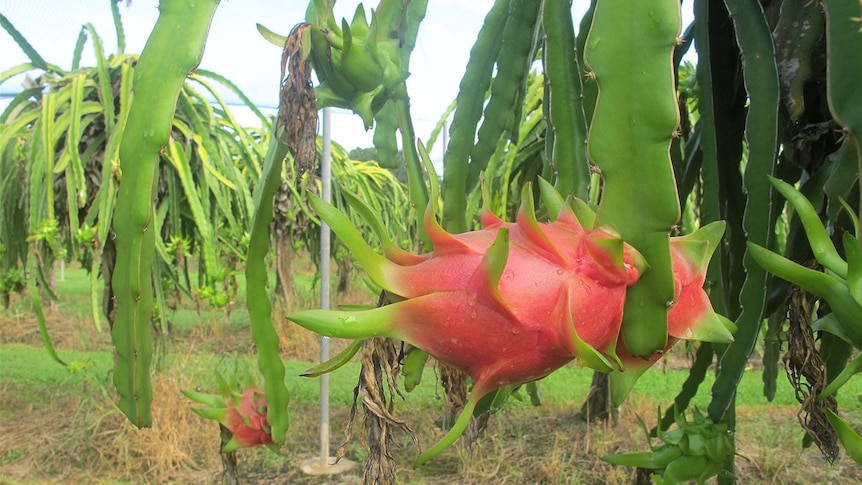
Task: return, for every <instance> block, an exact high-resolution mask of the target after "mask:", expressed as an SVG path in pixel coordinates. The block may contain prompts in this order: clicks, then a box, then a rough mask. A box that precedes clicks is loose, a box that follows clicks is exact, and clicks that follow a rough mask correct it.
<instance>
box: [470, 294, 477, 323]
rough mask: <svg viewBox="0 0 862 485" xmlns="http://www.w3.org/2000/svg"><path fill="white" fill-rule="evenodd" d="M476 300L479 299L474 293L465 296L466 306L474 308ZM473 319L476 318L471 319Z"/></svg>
mask: <svg viewBox="0 0 862 485" xmlns="http://www.w3.org/2000/svg"><path fill="white" fill-rule="evenodd" d="M478 300H479V297H478V295H476V294H475V293H468V294H467V304H468V305H470V306H476V302H477V301H478ZM473 318H476V317H473Z"/></svg>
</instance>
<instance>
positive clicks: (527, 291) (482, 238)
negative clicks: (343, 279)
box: [389, 216, 639, 390]
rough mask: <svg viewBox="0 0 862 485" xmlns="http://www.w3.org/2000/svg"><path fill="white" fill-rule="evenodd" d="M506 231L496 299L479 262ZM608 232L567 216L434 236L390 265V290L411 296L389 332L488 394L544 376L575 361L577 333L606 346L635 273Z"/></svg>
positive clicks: (493, 224) (617, 326) (595, 344)
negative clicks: (417, 256)
mask: <svg viewBox="0 0 862 485" xmlns="http://www.w3.org/2000/svg"><path fill="white" fill-rule="evenodd" d="M519 219H520V218H519ZM502 228H506V229H508V232H509V238H508V241H509V252H508V258H507V260H506V264H505V269H504V271H503V273H502V275H501V277H500V279H499V282H498V283H496V288H498V290H499V297H498V296H497V295H495V294H494V291H493V288H494V286H495V282H494V281H490V279H489V276H488V275H487V274H486V273H487V269H486V268H485V267H484V265H483V264H482V262H483V258H484V257H485V255H486V254H487V253H488V251H489V247H490V246H491V244H492V243H494V241H495V238H496V237H497V235H498V232H499V231H500V229H502ZM429 232H430V231H429ZM612 238H613V237H612V236H611V235H609V234H607V233H605V232H603V231H601V230H595V231H590V232H587V231H585V230H584V229H583V228H582V227H581V226H580V225H579V224H578V223H577V221H576V220H575V219H574V217H573V216H571V217H566V216H561V218H560V219H559V220H557V221H555V222H552V223H549V224H537V225H536V226H532V225H530V224H529V222H528V221H519V223H504V222H502V221H500V220H499V219H490V220H487V221H486V227H485V228H484V229H483V230H481V231H474V232H469V233H464V234H459V235H455V236H450V235H445V234H444V235H441V234H438V240H437V241H435V251H434V252H433V253H430V254H427V255H425V260H424V261H422V262H420V263H418V264H415V265H411V266H392V267H390V270H391V273H390V275H389V278H390V280H391V282H392V287H393V288H395V290H396V292H397V293H398V294H399V295H400V296H403V297H405V298H408V300H406V301H403V302H399V303H397V304H396V305H398V306H399V307H400V308H399V310H398V312H397V313H396V316H395V318H393V322H392V324H393V330H394V332H395V333H396V334H397V335H400V336H401V337H402V339H403V340H406V341H409V342H411V343H414V344H415V345H417V346H418V347H420V348H422V349H423V350H425V351H426V352H428V353H429V354H431V355H433V356H435V357H436V358H438V359H439V360H442V361H444V362H447V363H449V364H451V365H454V366H456V367H458V368H460V369H462V370H464V371H465V372H466V373H467V374H468V375H470V376H471V377H472V378H473V379H474V381H475V382H476V383H477V386H480V387H481V388H484V389H485V390H491V389H495V388H497V387H500V386H504V385H508V384H514V383H523V382H529V381H533V380H536V379H540V378H542V377H544V376H546V375H547V374H549V373H550V372H552V371H553V370H555V369H557V368H559V367H561V366H562V365H564V364H566V363H567V362H569V361H571V360H572V359H574V358H575V357H577V351H576V349H575V346H574V340H573V338H574V335H572V331H573V329H574V331H576V332H577V337H579V338H580V339H581V340H583V341H584V342H586V343H587V344H589V345H591V346H592V347H593V348H595V349H598V350H600V351H610V350H612V349H613V348H614V345H615V342H616V338H617V335H618V333H619V329H620V324H621V321H622V312H623V303H624V301H625V294H626V287H627V286H629V285H631V284H633V283H634V282H635V281H636V280H637V278H638V276H639V273H638V270H637V269H636V268H635V266H634V265H633V264H632V262H631V250H630V249H628V248H627V247H625V246H623V247H624V248H625V249H624V250H623V261H622V262H620V261H614V259H613V257H612V254H611V253H610V252H609V251H608V250H606V249H605V248H604V247H602V246H601V243H602V242H604V241H605V240H611V239H612ZM597 243H598V244H597ZM515 275H517V277H516V276H515Z"/></svg>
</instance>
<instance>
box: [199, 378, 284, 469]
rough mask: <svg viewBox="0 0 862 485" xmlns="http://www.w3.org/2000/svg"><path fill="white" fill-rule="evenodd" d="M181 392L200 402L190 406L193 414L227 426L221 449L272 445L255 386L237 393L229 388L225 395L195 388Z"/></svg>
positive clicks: (260, 394)
mask: <svg viewBox="0 0 862 485" xmlns="http://www.w3.org/2000/svg"><path fill="white" fill-rule="evenodd" d="M183 394H185V395H186V397H188V398H189V399H191V400H192V401H194V402H196V403H198V404H202V405H203V406H201V407H194V408H192V411H194V412H195V414H198V415H199V416H201V417H203V418H206V419H212V420H215V421H217V422H218V423H220V424H221V425H222V426H224V427H225V428H226V429H227V430H228V432H229V433H230V437H229V438H227V437H225V439H226V442H225V444H224V447H223V448H222V452H223V453H229V452H231V451H235V450H237V449H239V448H247V447H252V446H258V445H266V446H272V445H273V440H272V434H271V430H270V427H269V422H268V421H267V417H266V410H267V402H266V398H265V397H264V395H263V391H262V390H260V389H259V388H257V387H247V388H246V389H244V390H242V393H241V394H237V393H236V392H230V393H228V394H226V395H213V394H204V393H201V392H195V391H183Z"/></svg>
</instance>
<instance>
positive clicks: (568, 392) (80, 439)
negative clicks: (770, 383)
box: [0, 269, 862, 485]
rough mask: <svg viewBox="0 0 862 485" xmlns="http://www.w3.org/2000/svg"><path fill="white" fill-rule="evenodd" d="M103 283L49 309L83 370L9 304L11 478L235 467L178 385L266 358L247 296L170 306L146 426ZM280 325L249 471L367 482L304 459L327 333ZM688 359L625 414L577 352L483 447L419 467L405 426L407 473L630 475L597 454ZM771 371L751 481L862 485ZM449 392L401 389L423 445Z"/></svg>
mask: <svg viewBox="0 0 862 485" xmlns="http://www.w3.org/2000/svg"><path fill="white" fill-rule="evenodd" d="M300 274H303V273H300ZM311 280H312V278H311V277H310V276H308V274H307V273H305V274H304V276H303V277H302V279H301V280H299V281H298V283H299V284H300V285H301V287H302V288H303V289H302V290H301V291H303V292H305V294H306V295H307V294H308V292H309V291H310V290H309V288H310V287H311V285H312V281H311ZM89 291H90V290H89V281H88V279H87V276H86V274H85V273H84V272H83V271H80V270H76V269H67V271H66V279H65V281H62V282H59V284H58V292H59V293H60V294H61V296H62V301H61V303H60V304H59V305H58V309H57V311H56V312H54V313H52V314H51V315H50V316H49V326H50V329H51V332H52V335H53V337H54V339H55V345H56V346H57V348H58V352H59V353H60V356H61V357H62V358H63V359H65V360H66V361H67V362H68V363H71V364H72V366H70V367H71V368H74V369H75V371H74V372H72V371H70V370H68V369H67V368H65V367H63V366H60V365H58V364H57V363H55V362H53V361H51V360H50V359H49V358H48V356H47V353H46V352H45V351H44V349H42V348H41V346H40V343H39V337H38V332H37V331H35V320H34V319H33V317H32V316H31V314H30V313H29V309H28V304H27V302H26V300H22V299H18V300H17V301H16V302H15V304H14V305H13V307H12V308H11V309H10V310H6V311H3V312H2V313H0V332H2V333H0V395H2V396H3V400H2V404H0V483H2V484H7V483H8V484H22V485H23V484H27V485H33V484H37V483H73V482H74V483H84V482H86V483H100V484H112V485H113V484H121V483H122V484H126V483H128V484H132V483H135V484H137V483H211V482H213V481H214V479H215V478H216V477H217V476H218V470H220V469H221V465H220V462H219V458H218V448H217V447H218V434H217V428H215V427H214V425H213V423H209V422H202V421H201V419H200V418H198V417H197V416H196V415H194V414H192V413H191V412H190V411H189V403H188V402H187V401H185V399H184V398H183V397H182V395H181V394H180V392H179V391H180V390H181V389H192V388H202V389H205V390H207V389H212V388H213V386H214V379H215V371H216V370H220V369H221V370H225V371H226V370H228V369H230V368H232V366H235V365H237V363H239V364H240V365H247V366H249V367H251V368H253V366H254V349H253V346H252V345H251V343H250V337H249V332H248V328H247V325H248V323H247V319H246V317H245V316H244V314H245V312H244V311H242V308H241V306H239V305H238V306H237V308H236V310H235V311H234V312H233V314H232V316H231V319H230V320H229V322H228V321H226V320H225V318H224V313H223V312H221V311H215V310H213V309H208V308H204V311H203V312H202V313H201V314H200V315H199V314H197V313H196V312H195V311H193V310H192V309H190V308H187V307H186V308H181V309H180V310H179V311H177V312H174V313H172V314H171V315H170V319H171V321H172V324H173V333H172V334H171V340H170V343H169V345H168V347H167V348H168V353H167V355H166V357H165V358H164V360H163V362H162V364H161V366H160V372H159V373H157V374H156V375H155V376H154V388H155V390H156V402H155V406H154V413H155V416H154V422H155V424H154V426H155V427H154V428H153V429H149V430H138V429H135V428H134V427H132V426H131V425H129V424H128V423H127V422H126V421H125V420H124V419H123V418H122V416H120V415H119V413H118V412H117V410H116V409H115V406H114V404H113V402H114V397H113V390H112V388H111V384H110V378H111V374H110V373H111V366H112V359H113V358H112V355H111V350H110V342H109V339H108V337H107V335H106V334H105V333H104V332H103V333H101V334H99V333H96V332H95V330H94V329H93V328H92V322H91V321H89V320H88V318H87V316H88V315H89V313H90V310H89V306H88V299H89ZM353 298H361V295H353ZM312 299H313V298H311V297H306V298H305V300H306V301H310V300H312ZM279 331H280V333H281V336H282V344H283V345H282V347H283V349H284V352H285V354H284V355H288V356H291V358H290V360H287V361H285V366H286V369H287V377H286V382H287V383H288V386H289V388H290V390H291V403H290V413H291V417H292V418H291V419H292V423H291V428H290V432H289V437H288V442H287V443H286V444H285V446H284V447H283V448H282V449H281V452H280V454H279V455H276V454H274V453H272V452H270V451H268V450H265V449H261V450H257V449H254V450H242V451H241V452H240V453H239V454H238V455H239V459H240V469H241V470H242V471H243V472H244V476H243V479H244V482H243V483H299V484H306V483H307V484H311V483H345V484H347V483H361V478H360V477H361V472H359V471H354V472H351V473H348V474H345V475H341V476H339V477H334V478H329V479H321V478H315V477H308V476H305V475H303V474H302V473H301V472H300V471H299V469H298V464H299V463H300V462H301V461H302V460H303V459H305V458H308V457H311V456H314V455H315V454H316V452H317V446H318V429H317V413H318V411H317V407H318V400H319V392H318V390H319V382H318V380H317V379H308V378H300V377H298V374H299V373H300V372H302V371H304V370H306V369H307V368H308V367H310V366H311V365H312V363H311V362H310V360H311V359H313V358H315V356H316V339H315V337H314V336H312V335H310V334H308V333H303V332H304V331H303V330H301V329H298V328H296V327H292V326H291V327H287V326H282V327H281V328H279ZM334 347H335V348H336V349H337V348H338V347H339V343H338V342H334ZM674 359H675V360H672V365H668V366H667V367H668V369H667V370H666V371H664V372H663V371H662V370H661V369H660V368H654V369H653V370H651V371H650V372H648V373H647V374H645V375H644V376H643V377H642V378H641V380H640V381H639V382H638V384H637V386H636V387H635V390H634V393H633V395H632V397H631V398H630V400H629V401H628V402H627V404H626V405H625V406H623V408H622V409H621V412H620V418H619V422H618V424H617V425H616V426H609V425H586V424H585V423H583V422H582V420H581V419H580V416H579V415H578V413H577V409H579V407H580V405H581V403H582V400H583V398H584V396H585V395H586V392H587V389H588V388H589V383H590V379H591V371H590V370H588V369H580V368H578V367H577V366H575V365H570V366H567V367H565V368H563V369H560V370H559V371H557V372H555V373H554V374H552V375H551V376H549V377H548V378H547V379H545V380H543V381H542V383H541V393H542V399H543V405H542V406H541V407H538V408H536V407H532V406H531V405H529V403H528V402H519V401H517V400H514V399H511V400H510V402H509V403H508V404H507V405H506V406H505V407H504V408H503V410H502V411H501V412H498V413H497V414H496V415H495V416H494V417H492V419H491V420H490V423H489V426H488V428H487V429H486V430H485V431H484V433H483V434H482V436H481V437H480V439H478V440H477V441H475V442H474V443H473V445H472V446H470V447H467V446H465V445H464V444H459V445H458V446H456V447H454V448H453V449H450V450H448V451H446V452H445V453H444V454H442V455H441V456H440V457H438V458H437V459H435V460H434V461H432V462H431V463H430V464H429V465H427V466H425V467H423V468H421V469H418V470H413V469H412V467H411V466H410V462H411V460H412V459H413V458H415V456H416V455H417V453H418V450H417V449H416V448H415V447H414V445H413V444H412V442H411V440H410V439H409V437H408V436H407V435H406V434H404V433H395V434H394V438H395V440H396V444H397V447H396V449H395V450H394V453H395V455H396V457H397V460H398V467H399V469H398V474H399V482H400V483H408V484H438V483H439V484H444V483H445V484H448V483H464V484H480V483H482V484H484V483H495V484H496V483H516V484H520V483H531V482H535V483H542V484H544V483H553V484H557V483H559V484H564V483H566V484H568V483H583V484H592V483H631V481H632V472H631V470H627V469H622V468H614V467H611V466H610V465H607V464H605V463H603V462H602V461H601V460H600V459H599V458H600V457H601V456H602V455H604V454H607V453H618V452H631V451H643V450H644V449H646V442H645V438H644V437H643V435H642V432H641V431H640V428H639V425H638V416H642V417H643V418H644V419H645V420H646V422H647V423H648V424H652V423H654V421H655V412H656V408H657V407H658V406H662V407H664V406H667V404H668V403H669V402H670V401H671V400H672V398H673V396H674V395H675V393H676V392H677V390H678V389H679V388H680V385H681V384H682V382H683V380H684V379H685V378H686V376H687V372H685V371H684V370H677V364H678V363H679V362H681V361H683V359H684V357H682V356H680V355H679V354H677V355H676V356H675V357H674ZM657 367H659V366H657ZM358 372H359V365H358V364H357V363H355V362H351V363H348V364H347V365H346V366H345V367H344V368H342V369H340V370H338V371H337V372H335V373H333V374H331V376H330V389H331V396H330V402H331V407H332V415H331V429H332V433H333V436H332V446H333V447H335V446H337V445H338V444H339V441H340V439H341V438H340V433H341V430H343V429H344V428H345V426H346V424H347V419H348V413H349V408H350V404H351V403H352V400H353V387H354V386H355V383H356V376H357V375H358ZM761 376H762V373H761V372H760V370H759V369H757V368H752V369H750V370H749V371H748V372H746V374H745V376H744V378H743V380H742V382H741V383H740V386H739V388H738V399H737V410H738V417H739V431H738V433H737V442H738V451H739V452H740V454H741V455H742V457H740V458H738V459H737V465H738V467H739V469H738V476H739V477H740V480H739V483H767V482H769V483H786V484H795V483H799V484H802V483H806V484H807V483H836V484H837V483H853V482H854V481H855V482H862V470H860V469H859V467H857V466H855V465H853V464H852V463H850V462H849V460H846V459H844V460H839V462H837V463H836V465H835V467H829V466H828V465H827V464H825V463H824V462H823V461H822V460H821V459H820V458H819V456H818V454H817V452H816V451H814V450H811V449H808V450H805V451H803V450H802V449H801V446H800V443H801V440H802V431H801V429H800V428H799V426H798V424H797V422H796V417H795V413H796V409H797V404H796V400H795V398H794V396H793V392H792V389H791V388H790V386H789V385H787V384H786V382H783V381H779V385H778V392H777V394H776V397H775V399H774V401H773V402H771V403H767V402H766V400H765V398H764V397H763V394H762V391H761V386H762V383H761ZM779 379H782V377H781V376H779ZM711 383H712V376H711V375H709V376H708V377H707V380H706V382H704V383H703V384H702V385H701V386H700V389H699V392H698V394H697V396H696V397H695V398H694V400H693V403H694V404H695V405H697V406H700V407H701V408H704V407H706V405H707V404H708V403H709V396H710V394H709V392H710V386H711ZM844 391H845V393H844V395H845V396H849V397H851V398H852V399H847V398H845V399H842V412H843V413H846V414H847V415H848V416H850V418H851V422H853V423H854V424H859V419H860V415H862V413H860V412H859V411H860V410H862V404H860V402H859V401H858V400H857V399H855V396H856V395H859V394H862V385H860V384H859V380H858V379H857V380H852V381H851V382H850V385H849V386H848V387H846V388H845V390H844ZM442 398H443V392H442V390H441V389H440V385H439V383H438V382H437V380H436V376H435V374H434V370H433V369H426V374H425V376H424V379H423V383H422V385H420V386H419V387H418V388H417V389H416V390H415V391H414V392H413V393H411V394H408V395H407V398H406V399H405V400H401V399H400V398H396V401H397V403H396V415H397V416H398V417H400V418H403V419H405V420H406V421H407V422H408V423H410V425H411V426H412V427H413V428H414V430H415V431H416V432H417V434H418V436H419V437H420V441H421V443H422V445H423V446H425V447H427V446H430V444H432V443H433V442H434V441H435V440H436V439H438V438H439V437H440V435H441V432H440V430H439V429H437V428H436V426H435V424H434V422H435V420H436V419H438V418H439V416H440V412H441V409H442ZM355 432H356V436H355V438H354V440H353V441H351V442H350V443H349V444H348V446H347V448H346V453H347V455H346V456H347V457H348V458H349V459H352V460H355V461H359V462H361V461H362V460H363V459H364V457H365V456H366V453H367V452H366V451H365V449H364V448H363V446H361V444H360V441H359V430H358V428H357V429H356V430H355ZM777 443H780V444H781V446H777V445H776V444H777Z"/></svg>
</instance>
